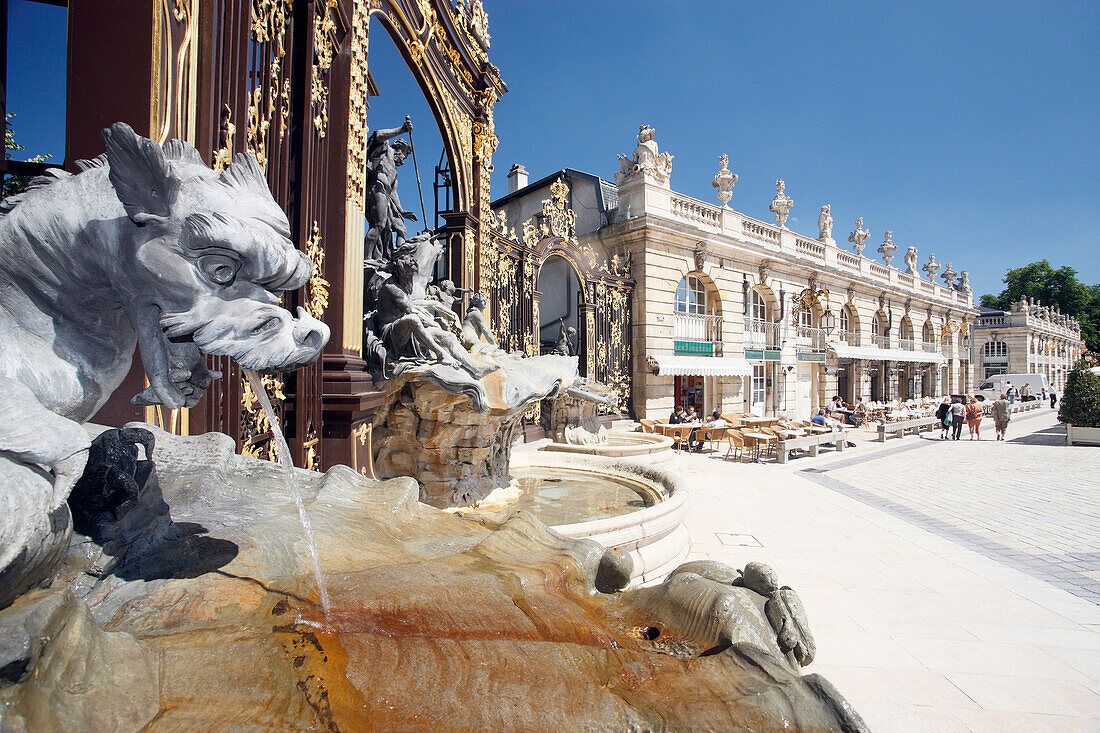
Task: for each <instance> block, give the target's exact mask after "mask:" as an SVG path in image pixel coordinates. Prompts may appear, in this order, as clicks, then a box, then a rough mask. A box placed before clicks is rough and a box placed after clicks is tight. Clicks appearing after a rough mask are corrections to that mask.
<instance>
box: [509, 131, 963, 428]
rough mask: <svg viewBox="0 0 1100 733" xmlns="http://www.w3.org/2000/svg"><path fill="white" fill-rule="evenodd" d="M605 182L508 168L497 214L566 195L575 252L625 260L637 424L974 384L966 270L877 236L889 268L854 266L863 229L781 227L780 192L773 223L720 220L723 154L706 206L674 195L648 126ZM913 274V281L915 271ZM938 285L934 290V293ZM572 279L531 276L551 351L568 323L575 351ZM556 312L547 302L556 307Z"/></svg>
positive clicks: (516, 218) (527, 211) (800, 413)
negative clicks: (554, 190) (896, 262)
mask: <svg viewBox="0 0 1100 733" xmlns="http://www.w3.org/2000/svg"><path fill="white" fill-rule="evenodd" d="M619 158H620V170H619V172H618V173H617V174H616V176H615V182H614V183H612V182H610V181H607V180H604V179H602V178H600V177H599V176H595V175H592V174H588V173H582V172H580V171H576V170H573V169H564V170H561V171H559V172H556V173H554V174H552V175H550V176H546V177H544V178H542V179H541V180H539V181H536V182H535V183H531V184H528V182H527V174H526V171H524V170H523V168H522V166H514V167H513V170H512V172H511V173H510V175H509V184H510V185H509V193H508V195H506V196H504V197H502V198H500V199H498V200H497V201H495V202H494V203H493V207H494V209H495V210H496V211H497V213H498V215H500V216H501V217H502V218H503V219H504V220H506V221H507V222H508V223H509V224H511V225H512V226H519V225H520V223H521V222H523V221H525V220H527V219H528V218H530V217H531V216H533V215H535V214H536V213H537V212H538V211H539V210H540V209H541V208H542V207H543V206H544V202H545V201H548V200H550V199H551V195H550V189H551V187H552V186H557V187H558V190H559V191H560V190H566V191H567V192H568V201H567V202H566V203H567V205H568V207H569V208H570V210H571V211H572V212H575V213H573V214H571V216H572V218H573V220H574V221H575V225H576V227H575V234H576V239H577V242H578V243H579V245H580V246H581V247H582V248H588V249H589V250H591V251H594V252H595V253H596V259H599V260H607V261H611V260H614V261H616V262H625V263H629V267H630V269H629V277H630V279H631V281H632V283H633V296H632V298H631V303H632V307H631V313H630V328H631V339H630V348H631V349H632V358H631V360H630V370H631V371H630V380H629V381H630V390H631V397H632V407H633V412H634V414H635V416H636V417H639V418H643V417H648V418H658V419H660V418H664V417H667V415H668V414H669V413H670V411H671V410H672V409H673V407H674V405H675V404H677V403H685V404H690V403H694V404H695V405H696V406H697V408H698V409H702V410H707V411H709V410H712V409H716V408H717V409H720V410H723V411H731V412H740V411H745V412H754V413H759V414H791V415H794V416H797V417H802V418H805V417H809V416H810V414H811V412H812V411H813V410H814V409H815V408H817V407H819V406H821V405H823V404H825V403H826V402H827V401H828V400H829V399H830V398H831V397H832V396H833V395H834V394H840V395H841V396H843V397H845V398H846V399H848V400H852V399H853V398H855V397H856V396H862V397H863V398H864V399H878V400H882V399H893V398H896V397H900V398H902V399H906V398H910V397H920V396H940V395H943V394H951V393H959V392H965V391H967V390H968V389H970V388H971V387H972V385H973V379H972V373H971V363H972V360H971V355H970V340H969V329H970V326H971V324H972V323H973V321H974V319H975V317H976V316H977V315H978V310H977V309H976V308H975V307H974V305H973V300H972V293H971V290H970V285H969V277H968V275H967V273H965V272H963V273H956V272H955V271H954V270H953V269H952V268H951V264H950V263H948V265H947V267H946V268H944V271H943V272H942V273H940V270H941V267H942V266H941V264H940V263H939V262H937V261H936V257H935V255H934V254H933V255H932V256H931V257H930V258H929V261H928V263H927V264H925V265H924V266H923V267H918V264H917V249H916V248H915V247H908V253H907V254H906V256H905V257H904V262H905V265H906V269H905V270H904V271H903V270H902V269H899V268H897V267H894V266H892V265H891V261H892V259H893V254H894V252H895V251H896V250H897V249H898V246H897V245H895V244H894V243H893V239H892V232H889V231H887V232H885V233H884V235H883V243H882V245H881V246H879V248H878V251H879V252H880V253H881V254H882V258H883V261H881V262H879V261H875V260H873V259H871V258H870V257H867V256H864V255H863V254H862V251H863V249H864V248H865V246H866V241H867V239H868V237H869V233H868V231H867V230H865V229H864V228H863V220H862V219H860V220H859V221H858V222H857V223H856V224H855V229H854V231H853V232H852V234H851V236H850V237H849V238H848V239H849V241H850V242H852V245H853V249H854V250H855V251H849V250H847V249H844V248H841V247H839V246H838V245H837V243H836V241H835V240H834V239H833V237H832V227H833V222H832V212H831V210H830V207H829V206H827V205H826V206H822V207H821V215H820V218H819V232H818V234H817V236H804V235H801V234H798V233H796V232H793V231H791V230H790V229H788V228H787V227H786V226H785V222H786V220H787V216H788V214H789V212H790V211H791V209H792V208H793V206H794V205H795V202H794V201H793V199H792V198H791V197H790V196H789V195H788V193H787V192H786V185H785V182H784V181H777V182H776V198H775V200H773V201H772V202H771V206H770V207H769V208H770V210H771V211H772V212H773V213H774V214H775V219H776V222H775V223H769V222H765V221H760V220H758V219H754V218H752V217H750V216H747V215H744V214H741V213H739V212H737V211H735V210H734V209H732V208H730V207H729V205H728V202H729V201H730V199H731V198H732V188H733V185H734V184H735V183H736V181H737V176H736V174H733V173H731V172H730V171H729V169H728V158H727V157H726V156H722V157H721V159H720V165H721V168H720V170H719V171H718V173H717V174H716V176H715V179H714V187H715V188H717V189H719V191H718V200H719V201H720V202H721V205H714V204H710V203H706V202H704V201H700V200H698V199H694V198H691V197H689V196H685V195H682V194H679V193H676V192H675V191H674V190H673V189H672V187H671V185H670V179H671V173H672V156H671V155H669V154H668V153H667V152H660V151H659V150H658V147H657V143H656V141H655V133H654V131H653V129H652V128H650V127H649V126H642V128H641V129H640V131H639V135H638V143H637V148H636V149H635V151H634V153H633V155H632V156H630V157H628V156H625V155H620V156H619ZM922 271H923V272H922ZM937 273H939V278H938V279H940V280H942V281H943V282H942V283H941V282H936V279H937V277H936V276H937ZM579 275H580V273H577V272H575V271H571V268H563V267H560V266H558V265H557V264H555V263H554V262H553V261H550V260H547V261H544V262H542V263H541V267H540V271H539V274H538V291H539V293H538V295H539V298H540V299H541V301H542V302H543V307H542V308H541V311H540V323H539V328H540V333H541V340H542V342H543V343H544V344H546V343H548V342H552V340H553V337H554V336H555V335H557V334H558V333H559V332H560V331H561V330H562V328H563V327H564V326H565V325H571V326H573V327H576V328H577V331H578V335H579V338H580V341H581V342H582V343H583V342H584V340H585V339H586V337H588V335H587V334H586V333H585V323H584V318H583V317H581V313H580V312H579V311H578V308H575V307H573V305H574V304H580V307H583V303H582V301H581V300H580V299H579V298H580V296H579V293H578V287H577V285H576V282H575V281H576V280H577V279H578V276H579ZM551 303H552V304H553V305H552V306H551Z"/></svg>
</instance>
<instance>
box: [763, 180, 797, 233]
mask: <svg viewBox="0 0 1100 733" xmlns="http://www.w3.org/2000/svg"><path fill="white" fill-rule="evenodd" d="M786 188H787V184H786V183H785V182H784V181H783V179H782V178H781V179H779V180H778V181H776V182H775V198H774V199H772V203H771V205H770V206H769V207H768V210H769V211H771V212H772V213H773V214H775V221H776V223H777V224H779V226H781V227H783V228H784V229H786V228H787V214H789V213H790V211H791V207H793V206H794V199H792V198H791V197H790V196H788V195H787V194H786V193H785V189H786Z"/></svg>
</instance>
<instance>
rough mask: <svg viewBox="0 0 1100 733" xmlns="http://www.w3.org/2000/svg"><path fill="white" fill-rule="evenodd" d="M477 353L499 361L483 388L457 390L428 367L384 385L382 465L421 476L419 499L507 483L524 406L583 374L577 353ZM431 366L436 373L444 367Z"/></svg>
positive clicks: (445, 502) (482, 491)
mask: <svg viewBox="0 0 1100 733" xmlns="http://www.w3.org/2000/svg"><path fill="white" fill-rule="evenodd" d="M472 358H473V359H475V360H476V361H477V362H478V363H483V364H494V365H496V366H498V367H499V368H498V369H497V370H496V371H493V372H490V373H489V374H488V375H486V376H485V377H483V378H482V379H481V381H480V383H479V384H478V388H479V389H480V391H479V392H478V393H477V394H467V393H457V394H456V393H454V391H453V389H452V391H448V390H447V389H444V387H443V386H440V385H439V384H437V381H438V380H434V381H433V379H429V378H427V377H428V376H429V375H428V374H427V373H426V371H425V368H420V369H409V370H406V371H404V372H403V373H402V374H401V375H400V376H398V377H395V378H393V379H390V380H388V381H387V382H386V383H385V387H384V389H385V392H386V394H387V399H386V401H385V403H384V405H383V406H382V407H381V408H380V409H379V410H378V412H377V414H376V415H375V417H374V425H375V433H374V434H375V446H376V455H375V458H374V462H375V463H374V465H375V471H376V472H377V473H378V475H379V476H414V477H416V480H417V482H418V483H419V484H420V500H421V501H423V502H425V503H426V504H431V505H432V506H435V507H439V508H445V507H460V506H467V505H470V504H473V503H475V502H477V501H479V500H481V499H484V498H485V497H486V496H488V495H489V493H490V492H492V491H493V490H494V489H507V488H508V486H509V480H508V462H509V457H510V455H511V451H512V444H513V443H514V442H515V440H516V437H517V434H518V430H519V427H520V421H521V420H522V418H523V414H524V412H525V411H526V410H527V409H528V407H529V406H530V405H531V404H532V403H534V402H537V401H538V400H540V399H542V398H544V397H547V396H551V397H553V396H557V395H558V394H559V393H561V392H562V391H563V390H565V389H566V388H568V387H569V386H570V385H572V384H573V381H574V380H575V379H576V377H577V358H576V357H569V356H540V357H533V358H518V357H515V356H511V355H509V354H505V353H504V352H502V351H501V350H500V349H497V348H496V347H491V346H489V345H487V344H481V345H480V346H479V347H478V348H475V350H474V352H473V354H472ZM430 369H431V375H432V376H434V375H438V373H439V372H440V370H441V367H439V366H433V367H430ZM444 386H446V385H444Z"/></svg>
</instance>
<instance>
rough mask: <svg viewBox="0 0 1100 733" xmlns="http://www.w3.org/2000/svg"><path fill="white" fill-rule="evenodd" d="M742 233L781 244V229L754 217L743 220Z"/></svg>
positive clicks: (769, 242) (763, 240) (762, 240)
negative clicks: (753, 218) (754, 219)
mask: <svg viewBox="0 0 1100 733" xmlns="http://www.w3.org/2000/svg"><path fill="white" fill-rule="evenodd" d="M741 233H742V234H744V235H745V236H747V237H750V238H752V239H757V240H759V241H761V242H767V243H768V244H774V245H776V246H778V245H779V229H778V228H776V227H771V226H768V225H767V224H763V223H761V222H758V221H753V220H752V219H742V220H741Z"/></svg>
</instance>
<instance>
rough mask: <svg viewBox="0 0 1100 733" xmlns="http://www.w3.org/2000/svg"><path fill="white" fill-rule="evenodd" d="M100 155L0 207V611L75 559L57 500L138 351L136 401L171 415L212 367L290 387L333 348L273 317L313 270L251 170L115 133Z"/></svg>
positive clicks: (306, 325) (307, 322) (198, 389)
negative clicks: (225, 359) (219, 359)
mask: <svg viewBox="0 0 1100 733" xmlns="http://www.w3.org/2000/svg"><path fill="white" fill-rule="evenodd" d="M103 138H104V140H105V142H106V146H107V152H106V154H105V155H102V156H100V157H98V158H96V159H95V160H92V161H78V163H77V166H78V167H79V168H80V169H81V172H80V173H78V174H76V175H72V174H69V173H66V172H63V171H60V170H52V171H50V173H49V174H48V175H45V176H42V177H39V178H36V179H34V180H33V181H32V182H31V184H30V186H29V187H28V189H27V191H26V192H24V193H23V194H20V195H18V196H13V197H9V198H7V199H5V200H4V201H3V203H2V204H0V271H2V272H3V275H4V277H3V278H2V279H0V385H2V386H3V389H4V392H5V396H6V399H5V400H3V406H2V407H0V410H2V412H3V413H4V416H5V419H3V420H2V421H0V505H3V506H7V507H18V510H16V511H11V512H7V513H6V516H3V517H0V538H2V539H3V542H2V544H0V596H2V598H0V605H3V602H4V601H5V600H10V598H11V594H12V593H19V592H20V591H21V590H24V589H25V588H26V587H27V586H26V583H27V582H31V581H33V580H37V578H38V577H41V575H42V574H44V573H46V572H48V571H49V569H50V567H52V565H53V562H54V560H56V557H57V552H58V548H64V547H65V546H66V545H67V542H68V527H69V524H70V522H69V510H68V508H67V506H66V504H65V501H66V498H67V497H68V496H69V493H70V491H71V489H72V487H73V485H74V483H75V482H76V480H77V479H78V478H79V477H80V475H81V472H82V471H83V469H84V465H85V462H86V459H87V453H88V447H89V438H88V435H87V434H86V433H85V431H84V429H83V428H82V427H81V425H80V424H81V423H83V422H84V421H86V420H88V419H89V418H90V417H91V416H92V415H94V414H95V413H96V411H97V410H99V408H100V407H102V406H103V404H104V403H105V402H106V401H107V398H108V397H109V396H110V395H111V393H112V392H113V391H114V390H115V389H116V388H117V387H118V386H119V385H120V384H121V383H122V380H123V378H124V377H125V376H126V374H127V372H128V371H129V369H130V365H131V362H132V360H133V354H134V349H135V347H136V348H138V349H139V350H140V353H141V361H142V364H143V365H144V367H145V374H146V377H147V378H148V380H149V387H148V388H147V389H145V390H144V391H142V392H141V393H140V394H138V395H136V396H135V397H134V398H133V402H134V403H135V404H138V405H153V404H160V405H164V406H165V407H169V408H177V407H192V406H194V405H195V404H197V403H198V401H199V398H200V397H202V394H203V392H204V390H205V389H206V387H207V386H208V385H209V384H210V382H211V380H213V379H216V378H217V377H218V376H220V375H219V374H218V373H216V372H211V371H210V370H208V369H207V367H206V360H205V358H204V354H210V355H217V356H231V357H233V358H234V359H236V360H237V361H238V362H239V363H240V364H241V365H242V366H243V367H245V368H247V369H255V370H268V369H270V370H291V369H296V368H298V367H301V366H304V365H305V364H308V363H310V362H312V361H314V360H315V359H317V357H318V356H319V355H320V352H321V348H322V347H323V346H324V345H325V343H326V342H327V341H328V337H329V331H328V328H327V327H326V326H325V325H324V324H322V323H320V322H319V321H317V320H315V319H314V318H313V317H312V316H310V315H309V314H308V313H306V311H305V310H304V309H302V308H299V309H298V316H297V318H295V317H294V316H293V315H291V314H290V313H289V312H287V311H286V310H285V309H283V308H282V307H280V306H279V304H278V294H279V292H281V291H284V290H293V289H295V288H299V287H302V286H303V285H305V284H306V282H307V281H308V280H309V276H310V274H311V272H312V269H313V268H312V265H311V263H310V261H309V259H308V258H307V257H306V256H305V254H304V253H302V252H300V251H298V250H297V249H295V247H294V244H293V242H292V241H291V240H290V236H291V233H290V225H289V223H288V221H287V218H286V215H285V214H284V213H283V211H282V210H281V209H280V208H279V206H278V204H276V203H275V200H274V199H273V198H272V197H271V193H270V191H269V190H268V187H267V181H266V179H265V177H264V174H263V171H262V170H261V169H260V166H259V164H258V163H257V162H256V159H255V158H253V157H252V156H250V155H244V154H238V155H237V156H235V157H234V158H233V160H232V162H231V163H230V164H229V166H228V167H227V168H226V169H225V170H224V171H222V172H221V173H215V172H214V171H213V170H211V169H210V168H209V167H208V166H207V165H206V164H205V163H204V162H203V160H202V157H201V156H200V155H199V153H198V151H196V150H195V149H194V148H193V147H191V146H190V145H188V144H186V143H183V142H180V141H177V140H172V141H169V142H167V143H165V144H164V145H163V146H161V145H158V144H157V143H155V142H153V141H152V140H149V139H146V138H144V137H141V136H139V135H137V134H135V133H134V131H133V130H132V129H131V128H130V127H129V126H128V125H125V124H122V123H116V124H114V125H112V126H111V127H109V128H107V129H106V130H104V132H103ZM39 466H41V467H43V468H45V469H46V471H48V478H46V477H45V475H44V474H43V473H42V470H41V469H40V468H39ZM59 527H63V528H64V530H59V529H58V528H59ZM62 551H63V549H62Z"/></svg>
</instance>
